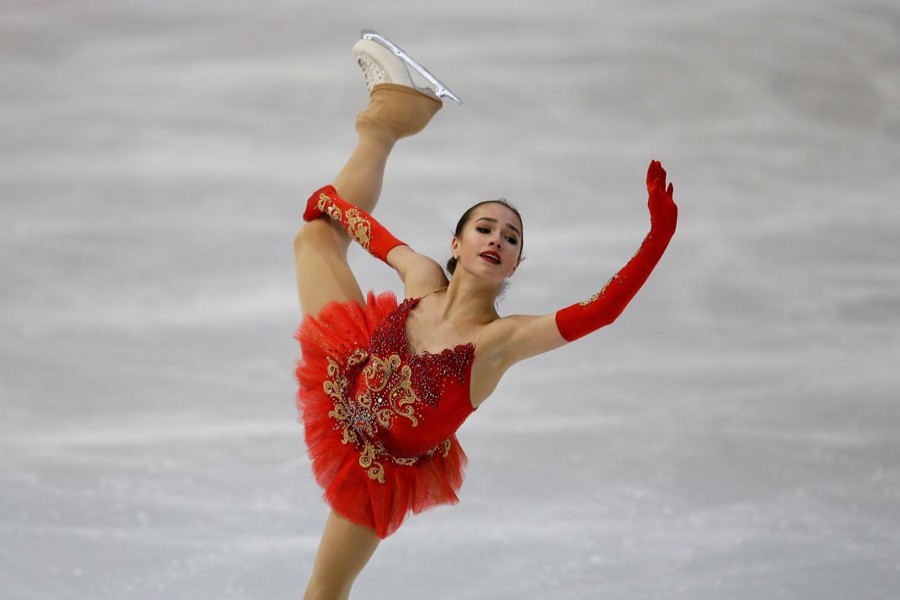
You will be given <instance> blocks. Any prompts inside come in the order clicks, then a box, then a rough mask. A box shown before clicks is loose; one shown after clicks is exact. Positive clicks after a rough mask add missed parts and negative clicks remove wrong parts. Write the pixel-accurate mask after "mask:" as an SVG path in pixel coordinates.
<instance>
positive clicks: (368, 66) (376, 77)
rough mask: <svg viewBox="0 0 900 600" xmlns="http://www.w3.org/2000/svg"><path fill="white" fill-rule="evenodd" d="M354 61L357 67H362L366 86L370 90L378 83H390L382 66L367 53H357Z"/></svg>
mask: <svg viewBox="0 0 900 600" xmlns="http://www.w3.org/2000/svg"><path fill="white" fill-rule="evenodd" d="M356 62H357V63H358V64H359V68H360V69H362V72H363V76H365V78H366V87H367V88H369V91H370V92H371V91H372V88H373V87H375V86H376V85H378V84H379V83H390V82H389V81H388V77H387V73H386V72H385V70H384V67H382V66H381V65H380V64H378V63H377V62H375V60H374V59H373V58H372V57H371V56H369V55H368V54H360V55H358V56H357V57H356Z"/></svg>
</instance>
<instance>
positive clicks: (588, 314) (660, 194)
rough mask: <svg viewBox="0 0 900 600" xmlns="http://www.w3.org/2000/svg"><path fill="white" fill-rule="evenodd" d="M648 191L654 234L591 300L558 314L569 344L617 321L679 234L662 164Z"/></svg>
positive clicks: (654, 166) (654, 169)
mask: <svg viewBox="0 0 900 600" xmlns="http://www.w3.org/2000/svg"><path fill="white" fill-rule="evenodd" d="M647 191H648V192H649V195H650V199H649V201H648V203H647V204H648V206H649V208H650V233H648V234H647V237H646V238H644V241H643V243H642V244H641V247H640V248H639V249H638V251H637V252H636V253H635V255H634V256H633V257H632V258H631V260H630V261H628V264H626V265H625V266H624V267H622V269H621V270H620V271H619V272H618V273H616V274H615V275H613V276H612V277H611V278H610V280H609V281H607V282H606V285H605V286H603V289H601V290H600V291H599V292H597V293H596V294H594V295H593V296H591V297H590V298H589V299H588V300H585V301H584V302H579V303H577V304H573V305H572V306H569V307H566V308H563V309H561V310H559V311H558V312H557V313H556V326H557V328H559V333H560V335H562V336H563V338H565V339H566V340H567V341H569V342H571V341H573V340H577V339H578V338H580V337H583V336H585V335H587V334H589V333H591V332H593V331H596V330H598V329H600V328H601V327H603V326H605V325H609V324H610V323H612V322H613V321H615V320H616V317H618V316H619V315H620V314H622V311H623V310H625V307H626V306H627V305H628V303H629V302H631V299H632V298H634V296H635V294H637V292H638V290H639V289H641V286H642V285H644V282H645V281H647V278H648V277H649V276H650V272H651V271H653V268H654V267H655V266H656V263H658V262H659V259H660V258H662V255H663V252H665V250H666V246H668V245H669V240H671V239H672V235H674V234H675V223H676V221H677V220H678V207H677V206H675V202H674V200H673V199H672V193H673V191H674V188H673V186H672V184H671V183H670V184H669V187H668V189H667V188H666V171H665V169H663V168H662V165H661V164H660V163H659V161H656V160H654V161H652V162H651V163H650V167H649V168H648V169H647Z"/></svg>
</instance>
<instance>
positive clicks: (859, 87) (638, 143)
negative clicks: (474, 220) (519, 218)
mask: <svg viewBox="0 0 900 600" xmlns="http://www.w3.org/2000/svg"><path fill="white" fill-rule="evenodd" d="M362 27H369V28H373V29H376V30H378V31H380V32H381V33H383V34H385V35H388V36H389V37H391V38H393V39H395V40H396V41H398V42H399V43H400V45H401V46H403V47H404V48H406V49H407V50H409V51H410V52H411V53H413V54H414V55H415V56H416V58H417V59H419V60H420V61H421V62H422V63H424V64H425V65H427V66H428V67H429V68H431V69H432V70H434V71H435V72H436V73H437V74H438V75H439V76H440V77H441V78H442V79H443V80H444V81H445V82H446V83H447V84H448V85H450V86H451V87H452V88H453V89H454V91H455V92H457V93H458V94H459V95H460V96H461V97H462V98H463V100H464V102H465V103H464V104H463V106H461V107H457V106H455V105H447V106H446V107H445V109H444V110H443V111H442V112H441V113H440V114H439V115H438V116H437V117H436V118H435V120H434V121H433V123H432V124H431V125H430V126H429V128H428V129H427V130H426V131H425V132H424V133H423V134H422V135H421V136H419V137H416V138H413V139H410V140H408V141H404V142H401V144H399V145H398V147H397V149H396V151H395V154H394V156H393V158H392V162H391V164H390V165H389V172H388V177H387V181H386V185H385V189H384V194H383V202H382V203H381V205H379V208H378V211H377V213H376V214H377V216H378V218H379V219H380V220H381V221H382V222H384V223H385V224H387V225H388V226H389V227H390V228H391V229H392V230H393V232H394V233H395V234H396V235H397V236H398V237H400V238H401V239H404V240H406V241H408V242H409V243H411V244H412V245H413V246H415V247H416V248H417V249H418V250H420V251H423V252H426V253H428V254H430V255H432V256H434V257H435V258H438V259H441V260H444V259H446V258H447V256H448V254H449V250H448V248H449V242H450V234H451V230H452V227H453V225H454V224H455V222H456V219H457V218H458V217H459V215H460V214H461V212H462V211H463V210H464V209H465V208H466V207H468V206H469V205H470V204H472V203H473V202H475V201H477V200H481V199H485V198H493V197H497V196H505V197H507V198H509V199H510V200H512V201H513V202H514V203H515V204H516V205H517V206H518V207H519V208H520V209H521V210H522V212H523V214H524V217H525V229H526V231H525V254H526V256H527V259H526V261H525V262H524V263H523V265H522V267H521V268H520V269H519V271H518V272H517V274H516V276H515V277H514V278H513V284H512V286H511V287H510V289H509V291H508V293H507V294H506V296H505V298H504V299H503V301H502V304H501V312H502V313H504V314H508V313H520V312H521V313H546V312H551V311H554V310H556V309H557V308H560V307H562V306H566V305H568V304H571V303H572V302H575V301H578V300H582V299H584V298H587V297H588V296H590V295H591V294H592V293H593V292H594V291H596V290H598V289H599V288H600V287H601V286H602V285H603V283H604V282H605V281H606V280H607V279H608V278H609V276H610V275H611V274H612V273H614V272H615V271H616V270H618V268H620V267H621V266H622V265H623V264H624V263H625V262H626V261H627V259H628V258H630V257H631V255H632V253H633V252H634V250H635V249H636V248H637V247H638V245H639V243H640V241H641V240H642V239H643V236H644V234H645V232H646V231H647V229H648V227H649V221H648V215H647V211H646V191H645V187H644V175H645V172H646V167H647V164H648V163H649V161H650V159H651V158H658V159H660V160H661V161H662V162H663V165H664V166H665V167H666V169H667V170H668V171H669V175H670V178H671V180H672V181H673V182H674V184H675V197H676V201H677V202H678V204H679V207H680V213H679V229H678V232H677V234H676V236H675V238H674V240H673V241H672V244H671V246H670V248H669V251H668V252H667V254H666V256H665V257H664V258H663V260H662V262H661V263H660V265H659V267H658V269H657V271H656V272H655V273H654V274H653V276H652V277H651V278H650V281H649V282H648V284H647V285H646V286H645V288H644V289H643V290H642V291H641V293H640V294H639V295H638V296H637V297H636V299H635V300H634V302H633V303H632V304H631V305H630V306H629V308H628V309H627V310H626V312H625V313H624V314H623V315H622V317H621V318H620V319H619V321H618V322H616V324H615V325H613V326H612V327H610V328H607V329H604V330H601V331H600V332H598V333H596V334H594V335H593V336H591V337H589V338H586V339H584V340H581V341H579V342H577V343H575V344H572V345H570V346H568V347H566V348H564V349H563V350H561V351H558V352H556V353H553V354H549V355H546V356H543V357H540V358H537V359H534V360H532V361H531V362H530V363H526V364H524V365H520V366H518V367H515V368H514V369H513V370H512V371H511V372H510V373H509V374H508V375H507V378H506V380H505V381H504V382H503V384H502V385H501V386H500V388H499V389H498V390H497V392H496V393H495V394H494V396H493V397H492V398H491V399H490V400H488V401H487V403H486V404H484V405H483V406H482V407H481V408H480V409H479V410H478V412H477V413H476V414H475V415H473V417H472V418H471V419H470V420H469V421H468V422H467V423H466V425H465V426H464V427H463V429H462V431H461V432H460V438H461V441H462V443H463V446H464V447H465V448H466V451H467V452H468V454H469V458H470V461H471V464H470V467H469V470H468V472H467V481H466V484H465V485H464V486H463V489H462V493H461V499H462V502H461V504H460V505H459V506H456V507H451V508H446V507H444V508H439V509H436V510H434V511H432V512H429V513H426V514H423V515H420V516H418V517H414V518H412V519H411V520H409V521H408V522H407V524H406V525H405V526H404V527H403V528H401V530H400V532H399V533H397V534H396V535H395V536H393V537H391V538H389V539H388V540H387V541H386V542H385V543H383V544H382V545H381V547H380V548H379V550H378V552H377V553H376V555H375V557H374V558H373V560H372V562H371V563H370V565H369V566H368V568H367V569H366V570H365V571H364V573H363V575H362V576H361V577H360V579H359V580H358V582H357V586H356V588H355V593H354V596H353V598H354V600H366V599H368V600H372V599H376V600H381V599H392V600H420V599H423V600H444V599H446V600H467V599H489V600H498V599H499V600H507V599H508V600H521V599H525V600H532V599H541V600H543V599H552V600H557V599H579V600H580V599H587V600H593V599H613V600H631V599H657V598H660V599H662V598H665V599H679V600H682V599H683V600H706V599H709V600H712V599H716V600H718V599H739V600H745V599H746V600H751V599H754V600H755V599H767V600H768V599H791V600H793V599H815V600H823V599H827V600H831V599H834V600H837V599H848V598H852V599H854V600H859V599H871V600H889V599H892V598H898V597H900V368H898V367H897V364H898V363H900V4H898V3H897V1H896V0H871V1H868V0H864V1H858V0H820V1H818V2H816V1H812V0H795V1H793V2H776V1H774V0H760V1H757V2H738V1H735V0H728V1H718V2H713V1H711V0H705V1H695V2H691V3H687V2H663V1H659V0H657V1H652V0H639V1H635V2H611V1H602V2H584V1H574V0H556V1H554V2H537V1H530V2H528V1H525V2H523V1H517V2H515V1H512V0H505V1H500V2H483V1H474V0H453V1H447V2H443V3H425V2H395V3H383V4H382V3H376V2H362V1H352V2H325V1H322V0H312V1H306V2H304V1H299V0H298V1H294V2H290V1H287V0H257V1H250V0H245V1H237V0H225V1H218V2H216V1H212V0H200V1H193V2H176V1H175V0H166V1H151V0H142V1H135V0H126V1H121V0H117V1H114V0H89V1H85V2H64V1H61V0H48V1H38V0H3V2H2V3H0V407H2V420H0V469H2V470H0V493H2V496H0V597H2V598H4V599H6V598H9V599H16V600H19V599H21V600H31V599H41V600H44V599H60V600H68V599H76V598H77V599H82V598H88V599H93V598H98V599H124V598H128V599H132V598H133V599H141V600H143V599H203V600H205V599H210V600H213V599H215V600H220V599H229V598H247V599H250V598H252V599H262V600H269V599H289V598H299V597H301V595H302V590H303V588H304V586H305V583H306V579H307V577H308V575H309V571H310V567H311V562H312V558H313V556H314V553H315V549H316V544H317V542H318V536H319V534H320V531H321V528H322V525H323V522H324V518H325V515H326V513H327V508H326V506H325V505H324V504H323V503H322V502H321V500H320V499H319V496H320V490H319V488H318V487H317V486H316V485H315V483H314V481H313V479H312V476H311V473H310V468H309V464H308V462H307V459H306V455H305V448H304V444H303V438H302V428H301V426H300V425H299V424H298V423H297V422H296V412H295V409H294V400H293V397H294V389H295V386H294V381H293V374H292V369H293V364H294V361H295V359H296V358H297V355H298V351H297V347H296V343H295V342H294V340H293V339H292V335H293V331H294V329H295V327H296V326H297V324H298V322H299V319H300V314H299V310H298V308H297V304H296V291H295V289H294V281H293V269H292V253H291V241H292V238H293V235H294V232H295V229H296V227H297V226H298V223H299V214H300V213H301V212H302V207H303V205H304V202H305V199H306V197H307V196H308V194H309V193H310V192H311V191H312V190H313V189H315V188H317V187H319V186H320V185H323V184H325V183H328V182H329V181H330V180H331V178H332V177H333V176H334V175H335V174H336V172H337V170H338V169H339V167H340V165H341V164H342V162H343V160H344V158H345V157H346V156H347V154H348V152H349V151H350V149H351V148H352V146H353V143H354V141H355V134H354V132H353V127H352V124H353V116H354V115H355V113H356V112H357V111H358V110H360V109H361V108H362V106H363V105H364V103H365V99H366V94H365V87H364V84H363V80H362V76H361V75H360V73H359V69H358V68H357V67H356V65H355V64H354V62H353V60H352V57H351V55H350V47H351V46H352V44H353V43H354V41H355V39H356V38H357V37H358V33H359V29H360V28H362ZM352 261H353V264H354V266H355V267H357V268H358V269H357V270H358V273H359V275H360V278H361V280H362V283H363V286H364V288H370V287H372V288H375V289H385V288H391V289H394V290H397V291H399V289H400V288H399V285H398V282H396V281H395V280H394V279H393V276H392V274H391V272H390V271H389V270H388V269H387V268H386V267H384V266H382V265H381V264H379V263H377V262H376V261H374V260H372V259H370V258H369V257H367V256H366V255H365V254H364V253H362V252H361V251H359V250H354V254H353V256H352Z"/></svg>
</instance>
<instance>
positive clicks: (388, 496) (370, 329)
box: [294, 31, 678, 600]
mask: <svg viewBox="0 0 900 600" xmlns="http://www.w3.org/2000/svg"><path fill="white" fill-rule="evenodd" d="M353 54H354V56H355V57H356V59H357V62H358V63H359V65H360V67H361V68H362V70H363V73H364V75H365V79H366V83H367V86H368V88H369V92H370V95H369V103H368V107H367V108H366V109H365V110H364V111H363V112H362V113H361V114H359V115H358V117H357V119H356V131H357V133H358V135H359V142H358V144H357V146H356V148H355V149H354V150H353V153H352V154H351V155H350V158H349V159H348V160H347V162H346V164H345V165H344V167H343V169H342V170H341V171H340V173H338V175H337V178H336V179H335V180H334V183H333V184H332V185H329V186H325V187H323V188H322V189H320V190H318V191H316V192H315V193H313V195H312V196H311V197H310V199H309V201H308V203H307V206H306V210H305V212H304V213H303V219H304V221H306V223H305V224H304V225H303V226H302V227H301V228H300V230H299V232H298V233H297V236H296V238H295V241H294V255H295V260H296V269H297V286H298V290H299V295H300V307H301V309H302V312H303V315H304V318H303V321H302V323H301V325H300V327H299V329H298V330H297V334H296V335H297V339H298V340H299V342H300V348H301V352H302V358H301V360H300V361H299V363H298V366H297V370H296V375H297V378H298V381H299V384H300V388H299V392H298V394H297V406H298V409H299V411H300V415H301V417H300V418H301V420H302V422H303V425H304V430H305V437H306V443H307V447H308V451H309V456H310V459H311V461H312V470H313V473H314V475H315V478H316V481H318V483H319V484H320V485H321V486H322V488H323V489H324V498H325V501H326V502H327V503H328V505H329V506H330V507H331V513H330V515H329V517H328V519H327V522H326V524H325V529H324V532H323V534H322V538H321V542H320V544H319V548H318V552H317V555H316V560H315V563H314V565H313V570H312V575H311V577H310V581H309V584H308V587H307V590H306V594H305V598H306V600H312V599H320V598H328V599H338V598H340V599H346V598H348V597H349V595H350V588H351V585H352V584H353V581H354V580H355V578H356V576H357V575H358V574H359V573H360V571H361V570H362V569H363V567H364V566H365V564H366V563H367V562H368V560H369V558H370V557H371V556H372V554H373V553H374V552H375V549H376V547H377V546H378V544H379V542H380V541H381V539H383V538H385V537H387V536H388V535H390V534H391V533H393V532H394V531H396V529H397V528H398V527H399V526H400V524H401V523H402V522H403V520H404V519H405V518H406V516H407V515H408V514H409V513H418V512H421V511H423V510H426V509H428V508H431V507H433V506H436V505H440V504H453V503H456V502H457V501H458V499H457V496H456V493H457V491H458V490H459V488H460V485H461V484H462V480H463V469H464V467H465V464H466V455H465V454H464V453H463V450H462V448H460V446H459V443H458V442H457V440H456V436H455V433H456V430H457V429H458V428H459V426H460V425H461V424H462V423H463V421H465V420H466V418H467V417H468V416H469V415H471V414H472V412H473V411H475V410H476V409H477V408H478V406H479V405H480V404H481V403H482V402H484V401H485V400H486V399H487V398H488V396H489V395H490V394H491V392H492V391H493V390H494V388H495V387H496V385H497V383H498V382H499V380H500V378H501V377H502V376H503V374H504V373H505V372H506V371H507V369H509V367H511V366H512V365H514V364H515V363H518V362H519V361H521V360H524V359H526V358H529V357H531V356H535V355H537V354H541V353H543V352H547V351H549V350H553V349H555V348H559V347H561V346H563V345H565V344H566V343H568V342H571V341H573V340H576V339H578V338H580V337H582V336H584V335H586V334H588V333H591V332H593V331H595V330H597V329H599V328H600V327H603V326H604V325H608V324H610V323H612V322H613V321H614V320H615V319H616V317H617V316H618V315H619V314H620V313H621V312H622V311H623V310H624V308H625V306H626V305H627V304H628V302H629V301H630V300H631V298H632V297H634V295H635V294H636V293H637V291H638V290H639V289H640V287H641V285H643V283H644V282H645V281H646V279H647V277H648V276H649V275H650V272H651V271H652V270H653V268H654V267H655V266H656V264H657V262H658V261H659V259H660V257H662V255H663V252H664V251H665V249H666V246H667V245H668V243H669V240H670V239H671V237H672V235H673V234H674V232H675V222H676V219H677V212H678V209H677V207H676V206H675V203H674V202H673V200H672V185H671V184H669V186H668V188H667V187H666V172H665V171H664V170H663V168H662V166H661V165H660V163H659V162H656V161H653V162H651V163H650V167H649V169H648V171H647V190H648V192H649V202H648V205H649V209H650V232H649V234H648V235H647V236H646V237H645V238H644V240H643V243H642V244H641V246H640V248H639V249H638V251H637V252H636V253H635V255H634V256H633V257H632V258H631V260H630V261H628V263H627V264H626V265H625V266H624V267H623V268H622V269H621V270H620V271H619V272H618V273H616V274H615V275H613V277H612V278H611V279H610V280H609V281H608V282H607V283H606V285H605V286H603V288H602V289H600V291H598V292H597V293H596V294H594V295H593V296H591V297H590V298H588V299H586V300H584V301H583V302H578V303H575V304H573V305H571V306H568V307H566V308H563V309H560V310H558V311H556V312H553V313H549V314H546V315H542V316H527V315H511V316H505V317H501V316H500V315H499V314H498V313H497V308H496V304H495V302H496V299H497V295H498V293H499V291H500V289H501V286H502V284H503V282H504V281H505V280H506V279H508V278H509V277H511V276H512V275H513V273H515V271H516V269H517V268H518V266H519V261H520V259H521V256H522V246H523V240H524V238H523V234H524V228H523V225H522V218H521V215H520V214H519V212H518V211H517V210H516V209H515V208H513V207H512V206H510V205H509V204H508V203H506V202H505V201H503V200H488V201H485V202H479V203H478V204H476V205H474V206H472V207H471V208H470V209H469V210H467V211H466V212H465V213H464V214H463V215H462V218H461V219H460V220H459V223H458V224H457V226H456V230H455V233H454V235H453V237H452V240H451V250H452V258H450V260H449V262H448V263H447V270H448V272H449V277H448V275H447V274H445V272H444V270H443V269H442V268H441V266H440V265H439V264H438V263H437V262H435V261H434V260H432V259H430V258H428V257H426V256H423V255H421V254H418V253H417V252H415V251H414V250H413V249H412V248H410V247H409V246H408V245H406V244H405V243H404V242H401V241H400V240H398V239H397V238H395V237H393V236H392V235H391V234H390V233H389V232H388V231H387V230H386V229H385V228H384V227H383V226H382V225H381V224H379V223H378V222H377V221H376V220H375V219H374V218H372V216H371V214H370V213H371V212H372V211H373V209H374V208H375V205H376V203H377V202H378V198H379V194H380V192H381V186H382V180H383V176H384V169H385V164H386V163H387V159H388V156H389V155H390V153H391V149H392V148H393V146H394V144H395V143H396V142H397V141H398V140H400V139H401V138H404V137H407V136H411V135H414V134H416V133H418V132H419V131H421V130H422V129H423V128H424V127H425V126H426V125H427V124H428V122H429V120H430V119H431V118H432V117H433V116H434V115H435V113H437V111H438V110H439V109H440V108H441V106H442V100H441V99H442V98H449V99H451V100H454V101H456V102H459V99H458V98H457V97H456V96H455V95H453V93H452V92H450V91H449V90H448V89H447V88H446V87H445V86H444V85H443V84H441V83H440V82H439V81H438V80H437V79H436V78H434V76H433V75H431V73H429V72H428V71H427V70H426V69H424V68H423V67H422V66H421V65H419V64H418V63H417V62H416V61H414V60H413V59H412V58H410V57H409V56H408V55H407V54H406V53H405V52H403V51H402V50H401V49H400V48H397V46H396V45H394V44H393V43H391V42H390V41H389V40H387V39H385V38H383V37H381V36H379V35H378V34H376V33H374V32H371V31H364V32H363V39H361V40H360V41H359V42H357V44H356V45H355V46H354V47H353ZM407 65H409V66H410V67H411V68H413V69H415V70H416V71H418V72H419V73H421V74H422V75H423V77H424V78H425V79H427V80H428V82H429V83H430V87H429V88H424V89H420V88H417V87H416V86H415V84H414V83H413V80H412V78H411V76H410V72H409V71H408V70H407ZM351 239H352V240H354V241H356V242H357V243H358V244H359V245H361V246H362V247H363V248H364V249H365V250H367V251H368V252H369V253H370V254H371V255H373V256H375V257H376V258H379V259H380V260H382V261H384V262H386V263H387V264H388V265H390V266H391V267H392V268H393V269H394V270H396V272H397V274H398V275H399V276H400V280H401V281H402V282H403V289H404V297H405V300H403V301H402V302H401V303H399V305H398V303H397V300H396V298H395V297H394V295H393V294H392V293H390V292H387V293H382V294H380V295H377V296H376V295H374V294H373V293H372V292H369V294H368V297H367V298H364V297H363V294H362V291H361V290H360V287H359V284H358V283H357V280H356V278H355V277H354V275H353V273H352V272H351V271H350V268H349V266H348V263H347V249H348V246H349V244H350V241H351Z"/></svg>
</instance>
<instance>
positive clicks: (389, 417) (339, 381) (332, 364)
mask: <svg viewBox="0 0 900 600" xmlns="http://www.w3.org/2000/svg"><path fill="white" fill-rule="evenodd" d="M326 358H327V360H328V369H327V372H328V377H327V378H326V379H325V381H324V383H323V385H322V387H323V389H324V391H325V393H326V394H328V396H329V397H330V398H331V400H332V402H333V404H334V406H333V408H332V410H330V411H329V412H328V416H329V417H331V418H332V419H334V420H335V422H336V423H337V425H338V426H339V427H340V428H341V434H342V435H341V443H342V444H353V445H355V446H357V447H358V448H359V449H360V454H359V466H360V467H362V468H363V469H365V471H366V475H368V477H369V478H370V479H372V480H373V481H377V482H378V483H384V482H385V479H384V475H385V468H384V463H383V462H381V461H382V460H385V459H387V460H390V461H391V462H393V463H394V464H397V465H400V466H414V465H415V464H417V463H418V462H419V461H420V460H422V458H430V457H432V456H434V454H436V453H437V452H440V453H441V455H442V456H444V457H446V456H448V455H449V454H450V448H451V445H452V444H451V441H450V439H449V438H448V439H446V440H444V441H443V442H441V443H440V444H438V445H437V446H435V447H434V448H432V449H431V450H429V451H428V452H426V453H425V454H424V455H423V456H414V457H394V456H391V454H390V453H389V452H388V451H387V450H386V449H385V448H384V445H383V444H382V443H381V442H374V441H373V440H372V438H373V437H375V435H376V433H377V432H376V429H375V423H373V417H374V420H377V422H378V425H379V426H381V427H383V428H385V429H389V428H390V426H391V424H392V423H393V420H394V418H395V417H397V416H400V417H405V418H407V419H409V420H410V421H411V422H412V426H413V427H417V426H418V424H419V420H418V418H417V417H416V416H415V404H416V402H418V401H419V398H418V397H417V396H416V393H415V392H414V391H413V389H412V386H411V378H412V369H411V368H410V366H409V365H404V364H402V360H401V359H400V357H399V356H398V355H396V354H392V355H390V356H389V357H387V359H381V358H379V357H377V356H370V355H369V353H368V352H366V351H365V350H361V349H357V350H355V351H354V352H353V353H352V354H351V355H350V356H349V357H348V358H347V367H348V368H349V367H355V366H358V365H360V364H362V363H363V362H364V361H366V360H367V359H368V361H369V362H368V364H366V366H365V367H364V368H363V370H362V372H361V373H360V375H359V376H360V377H362V378H363V382H364V383H365V386H364V387H365V389H364V390H360V393H359V394H358V395H357V397H356V399H355V401H354V402H352V403H349V404H348V402H346V401H345V398H347V397H348V393H349V387H350V382H349V380H348V378H347V375H346V373H345V370H344V369H341V366H340V365H339V364H338V363H337V362H336V361H334V360H333V359H332V358H331V357H326ZM386 390H387V392H386V393H385V391H386Z"/></svg>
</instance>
